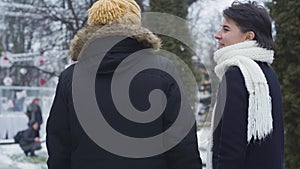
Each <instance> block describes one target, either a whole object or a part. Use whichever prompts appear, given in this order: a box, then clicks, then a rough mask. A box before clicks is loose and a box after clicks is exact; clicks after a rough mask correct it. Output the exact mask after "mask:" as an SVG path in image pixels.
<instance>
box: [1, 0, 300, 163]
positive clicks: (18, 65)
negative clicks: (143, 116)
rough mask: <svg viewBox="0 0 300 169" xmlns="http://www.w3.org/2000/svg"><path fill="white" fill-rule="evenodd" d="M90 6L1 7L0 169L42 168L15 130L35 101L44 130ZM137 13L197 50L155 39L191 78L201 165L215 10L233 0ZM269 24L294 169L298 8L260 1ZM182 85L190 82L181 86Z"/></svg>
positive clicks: (161, 4)
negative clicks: (163, 19)
mask: <svg viewBox="0 0 300 169" xmlns="http://www.w3.org/2000/svg"><path fill="white" fill-rule="evenodd" d="M95 1H96V0H0V11H1V12H0V169H6V168H10V169H18V168H22V169H26V168H28V169H34V168H37V169H40V168H47V167H46V160H47V150H46V148H45V144H44V143H43V149H42V150H41V151H39V152H37V154H38V155H39V156H38V157H36V158H29V157H25V156H24V155H23V153H22V150H21V149H20V147H19V146H18V145H17V144H15V143H14V140H13V136H14V135H15V134H16V133H17V131H19V130H22V129H25V128H26V127H27V121H28V120H27V117H26V115H25V112H26V107H27V106H28V105H29V104H30V103H31V101H32V99H34V98H35V97H38V98H40V106H41V109H42V113H43V118H44V123H43V124H42V126H41V131H40V133H41V138H42V140H45V123H46V120H47V117H48V114H49V110H50V108H51V104H52V100H53V98H54V94H55V87H56V84H57V82H58V76H59V74H60V72H61V71H63V70H64V69H65V68H66V67H67V66H68V65H70V64H72V62H71V60H70V59H69V51H68V49H69V45H70V40H71V39H72V38H73V36H74V35H75V34H76V32H77V31H78V30H79V29H81V28H82V27H84V26H85V25H86V23H87V10H88V9H89V8H90V6H91V5H92V4H93V3H94V2H95ZM136 2H137V3H138V4H139V5H140V7H141V9H142V11H143V12H164V13H169V14H172V15H176V16H178V17H181V18H184V19H186V20H187V21H188V24H187V25H180V26H179V27H180V28H174V27H170V28H168V29H169V30H170V31H178V29H182V30H185V31H188V32H189V34H190V37H189V38H190V40H191V41H193V44H194V48H195V49H196V50H195V51H192V50H191V48H190V47H188V46H185V45H184V44H183V43H181V42H180V41H178V40H176V39H173V38H171V37H166V36H160V38H161V39H162V41H163V49H164V50H167V51H170V52H172V53H174V54H176V55H177V56H179V57H180V58H181V59H182V60H184V61H185V63H186V64H187V65H188V66H189V68H190V69H191V70H192V72H193V73H194V76H195V78H196V80H197V83H198V90H197V91H193V90H189V88H187V91H188V95H189V97H190V98H193V99H194V102H195V104H194V106H193V108H194V111H195V115H196V120H197V124H198V133H197V134H198V142H199V150H200V152H201V157H202V160H203V161H204V162H205V153H206V148H207V134H208V130H209V126H210V123H209V120H210V111H211V109H210V108H211V105H212V104H213V103H214V96H215V90H214V89H215V88H216V86H214V85H215V84H216V83H214V82H216V80H217V79H216V76H215V75H214V73H213V67H214V62H213V59H212V56H213V53H214V51H216V49H217V43H216V40H215V39H214V34H215V33H216V32H217V30H218V29H219V28H220V25H221V22H222V13H221V11H222V10H223V9H224V8H225V7H227V6H229V5H230V4H231V3H232V2H233V0H136ZM258 2H259V3H260V4H262V5H264V6H266V7H267V8H268V10H269V11H270V14H271V17H272V19H273V35H274V39H275V43H276V51H275V61H274V63H273V64H272V66H273V68H274V69H275V71H276V72H277V75H278V78H279V81H280V83H281V89H282V92H283V99H284V116H285V168H286V169H299V168H300V153H299V152H300V89H299V86H298V85H300V78H299V77H300V66H299V65H300V42H299V39H300V29H299V28H300V1H299V0H259V1H258ZM186 80H187V81H188V79H186Z"/></svg>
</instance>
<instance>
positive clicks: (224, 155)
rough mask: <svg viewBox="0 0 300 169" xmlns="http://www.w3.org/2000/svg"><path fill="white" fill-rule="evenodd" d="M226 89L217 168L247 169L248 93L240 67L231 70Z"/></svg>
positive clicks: (228, 71)
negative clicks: (245, 168)
mask: <svg viewBox="0 0 300 169" xmlns="http://www.w3.org/2000/svg"><path fill="white" fill-rule="evenodd" d="M221 85H223V87H221V89H223V90H226V92H225V93H226V94H225V95H224V96H223V98H218V100H219V99H225V104H224V109H223V114H222V118H221V123H220V124H221V126H220V127H221V133H220V138H218V139H219V141H218V142H219V145H218V147H219V150H218V151H219V153H218V164H217V166H214V168H217V169H241V168H244V167H245V166H244V163H245V157H246V150H247V117H248V92H247V89H246V87H245V82H244V78H243V75H242V73H241V71H240V69H239V68H238V67H230V68H229V69H228V70H227V71H226V73H225V79H224V77H223V80H222V82H221Z"/></svg>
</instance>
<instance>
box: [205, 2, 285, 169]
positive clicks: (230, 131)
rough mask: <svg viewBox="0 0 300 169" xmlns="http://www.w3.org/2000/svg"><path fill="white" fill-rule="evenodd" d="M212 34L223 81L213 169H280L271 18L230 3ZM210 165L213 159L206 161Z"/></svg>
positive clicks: (279, 121)
mask: <svg viewBox="0 0 300 169" xmlns="http://www.w3.org/2000/svg"><path fill="white" fill-rule="evenodd" d="M223 16H224V20H223V24H222V28H221V29H220V31H219V32H217V34H216V35H215V38H216V39H217V40H218V42H219V50H218V51H216V52H215V54H214V59H215V61H216V63H217V66H216V68H215V72H216V74H217V75H218V77H219V79H221V83H220V87H219V91H218V98H217V103H216V107H215V110H214V123H213V129H214V132H213V142H212V153H213V156H212V164H213V168H214V169H282V168H283V154H284V129H283V109H282V96H281V91H280V85H279V82H278V80H277V77H276V74H275V72H274V71H273V69H272V68H271V66H270V64H271V63H272V61H273V56H274V51H273V50H274V44H273V39H272V30H271V19H270V16H269V15H268V12H267V11H266V9H265V8H264V7H262V6H259V5H257V3H256V2H248V3H240V2H234V3H233V4H232V5H231V7H229V8H227V9H225V10H224V11H223ZM209 162H211V161H209Z"/></svg>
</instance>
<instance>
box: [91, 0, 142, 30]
mask: <svg viewBox="0 0 300 169" xmlns="http://www.w3.org/2000/svg"><path fill="white" fill-rule="evenodd" d="M112 22H116V23H122V24H140V23H141V9H140V7H139V5H138V4H137V3H136V2H135V1H134V0H98V1H97V2H95V3H94V4H93V6H92V7H91V8H90V9H89V10H88V25H90V26H97V25H105V24H110V23H112Z"/></svg>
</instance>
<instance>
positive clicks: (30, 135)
mask: <svg viewBox="0 0 300 169" xmlns="http://www.w3.org/2000/svg"><path fill="white" fill-rule="evenodd" d="M35 133H36V131H35V130H34V129H33V128H32V127H29V128H28V129H26V130H25V131H24V132H23V134H22V138H21V139H20V142H19V145H20V147H21V148H22V150H23V151H26V152H29V151H32V150H38V149H41V146H40V143H37V142H35V140H34V138H35V137H36V136H35Z"/></svg>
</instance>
